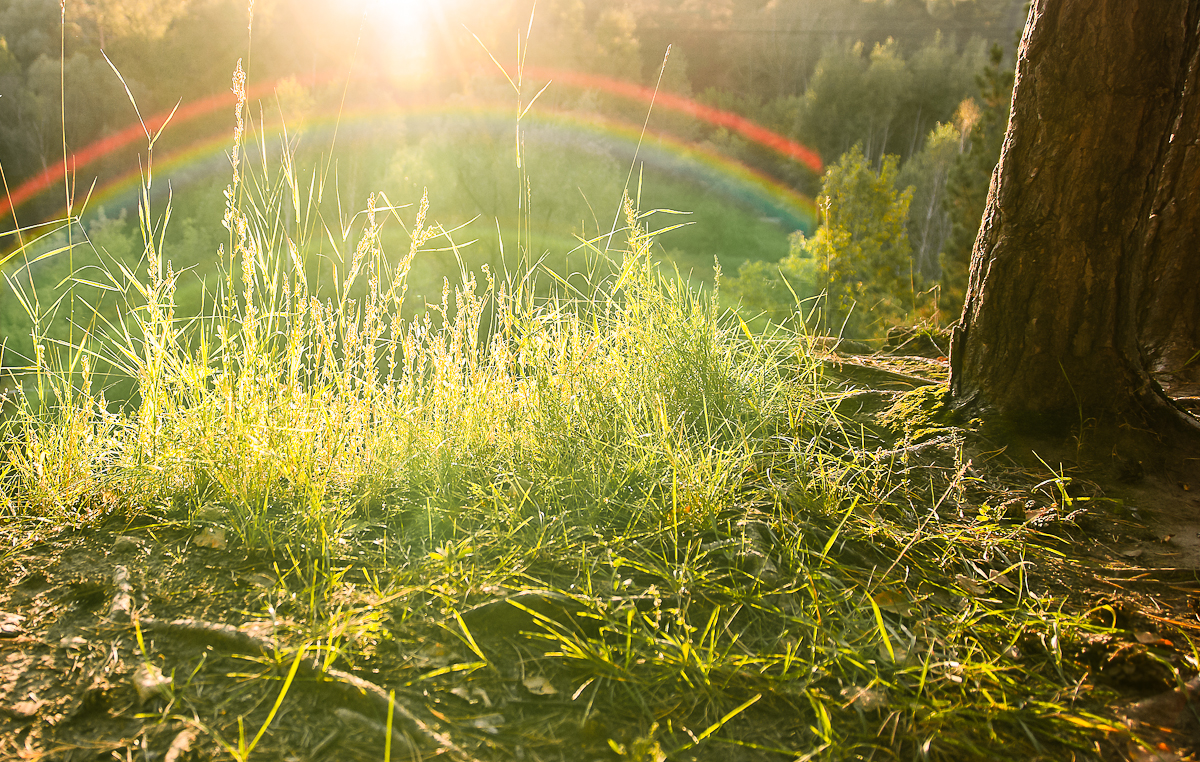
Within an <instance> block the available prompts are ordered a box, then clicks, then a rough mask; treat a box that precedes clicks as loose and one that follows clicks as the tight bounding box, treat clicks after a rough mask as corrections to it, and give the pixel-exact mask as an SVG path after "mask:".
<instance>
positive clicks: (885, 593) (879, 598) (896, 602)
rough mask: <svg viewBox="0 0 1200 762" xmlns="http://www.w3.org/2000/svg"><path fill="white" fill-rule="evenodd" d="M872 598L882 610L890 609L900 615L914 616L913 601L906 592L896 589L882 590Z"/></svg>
mask: <svg viewBox="0 0 1200 762" xmlns="http://www.w3.org/2000/svg"><path fill="white" fill-rule="evenodd" d="M871 598H872V600H874V601H875V605H876V606H878V607H879V609H880V610H881V611H889V612H891V613H893V614H899V615H900V616H912V613H913V610H912V601H911V600H910V599H909V597H908V596H907V595H905V594H904V593H901V592H899V591H896V590H881V591H879V592H878V593H875V595H873V596H871Z"/></svg>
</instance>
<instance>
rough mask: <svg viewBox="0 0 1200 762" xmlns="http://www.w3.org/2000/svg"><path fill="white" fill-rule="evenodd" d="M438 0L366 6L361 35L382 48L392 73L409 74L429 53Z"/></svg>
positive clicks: (383, 0)
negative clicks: (368, 34) (374, 41)
mask: <svg viewBox="0 0 1200 762" xmlns="http://www.w3.org/2000/svg"><path fill="white" fill-rule="evenodd" d="M439 5H440V3H439V2H437V0H371V2H369V3H367V5H366V16H365V19H364V23H365V28H364V33H366V32H367V30H368V29H369V31H370V36H371V37H373V38H375V40H377V41H379V42H382V43H383V44H384V52H385V53H386V59H387V63H388V64H389V65H390V68H392V70H393V71H403V70H410V71H411V70H412V69H413V68H414V67H415V66H418V65H420V63H421V61H422V59H424V58H425V56H426V54H427V53H428V43H429V35H430V32H431V28H432V25H433V21H434V16H435V14H437V12H438V11H439V8H438V6H439Z"/></svg>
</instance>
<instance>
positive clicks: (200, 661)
mask: <svg viewBox="0 0 1200 762" xmlns="http://www.w3.org/2000/svg"><path fill="white" fill-rule="evenodd" d="M234 157H235V160H236V157H237V154H236V152H235V153H234ZM235 167H236V164H235ZM256 182H257V183H258V186H259V188H260V189H261V188H265V189H266V190H265V191H264V197H265V198H267V199H268V201H266V202H264V203H256V202H254V201H253V199H251V198H250V196H249V194H247V192H246V191H245V190H244V189H243V188H241V187H240V186H239V184H238V180H237V175H235V182H234V184H233V185H231V186H230V189H229V190H228V192H227V199H228V201H229V203H228V206H227V209H226V215H225V223H226V226H227V228H228V230H229V240H228V242H227V248H226V247H223V248H222V250H221V254H220V256H221V257H223V258H224V259H222V267H223V273H224V274H225V277H226V280H225V283H224V284H223V285H222V287H219V288H217V289H216V290H215V291H214V292H213V297H212V299H211V302H210V303H211V311H210V312H208V313H207V314H204V315H200V316H187V317H183V316H179V315H177V314H176V311H175V306H174V302H173V293H174V289H175V287H176V283H177V280H178V277H179V275H178V274H177V273H174V272H172V270H171V266H170V263H169V260H166V258H165V257H164V256H163V254H162V252H157V251H156V250H155V248H154V241H155V240H156V237H155V231H154V230H151V231H150V232H149V235H148V236H147V241H148V242H149V243H148V244H147V263H148V269H144V268H142V269H138V270H136V271H135V270H133V269H130V268H121V269H119V270H117V271H114V272H112V273H109V274H108V276H107V277H108V278H109V281H110V283H109V287H110V289H111V291H113V292H115V293H118V294H120V295H121V297H122V298H124V299H125V300H127V305H128V309H127V310H124V311H123V312H122V315H123V317H122V319H121V320H120V321H119V322H117V323H111V324H108V325H107V326H105V325H96V324H95V323H94V322H93V323H92V324H91V327H89V328H88V329H87V330H86V331H83V330H82V328H81V332H83V333H84V336H83V339H82V340H80V341H79V342H78V343H77V344H76V345H72V346H69V347H65V348H64V351H63V352H61V353H55V352H49V353H46V354H45V355H42V354H39V362H38V365H37V367H36V368H35V369H34V370H35V373H34V374H33V376H32V377H31V378H32V380H31V382H30V383H29V384H27V385H26V387H25V388H24V390H23V391H22V392H20V393H19V394H17V397H16V399H15V401H14V403H13V407H12V410H11V412H10V413H9V414H8V415H7V417H6V418H5V420H4V423H3V427H4V428H3V453H4V454H3V459H2V460H0V484H2V485H3V486H2V490H3V491H2V492H0V507H2V510H3V511H5V514H6V523H5V525H4V528H3V530H0V531H2V533H3V540H4V555H3V560H2V561H0V574H2V575H3V579H4V580H5V582H6V583H7V584H6V585H5V587H4V589H3V591H0V611H2V612H3V617H4V618H3V621H2V622H0V635H3V636H4V637H3V638H2V639H0V653H3V654H4V658H3V659H2V660H0V755H3V756H6V757H23V758H29V759H37V758H47V759H69V760H84V759H129V760H132V759H142V760H158V759H162V760H165V762H178V760H184V759H192V760H207V759H230V758H232V759H239V760H244V759H248V758H253V759H263V760H293V759H313V760H326V759H327V760H343V759H363V760H380V759H383V760H390V759H428V758H433V757H445V758H450V759H456V760H471V759H476V760H505V759H520V760H524V759H529V760H551V759H572V760H608V759H631V760H665V759H675V760H690V759H696V760H741V759H745V760H757V759H763V760H769V759H784V760H786V759H793V760H808V759H813V760H815V759H828V760H843V759H845V760H850V759H878V760H886V759H936V760H965V759H1013V760H1028V759H1045V760H1064V759H1125V758H1135V759H1139V760H1145V759H1154V758H1159V759H1171V758H1173V757H1170V756H1166V755H1168V754H1175V753H1176V752H1179V753H1180V754H1186V753H1187V752H1188V751H1189V750H1190V748H1191V744H1192V740H1191V739H1192V737H1191V735H1190V733H1191V730H1190V729H1189V726H1188V724H1187V722H1185V720H1186V719H1187V717H1186V712H1184V711H1183V710H1185V709H1186V708H1187V704H1188V702H1187V699H1189V698H1190V696H1191V693H1192V692H1193V690H1194V688H1195V684H1192V683H1188V680H1189V679H1190V678H1191V677H1192V676H1193V675H1194V674H1195V673H1196V671H1197V669H1198V668H1200V661H1198V659H1197V654H1196V652H1195V650H1194V649H1193V647H1192V640H1191V638H1192V636H1193V635H1194V634H1195V632H1196V631H1197V628H1200V619H1198V618H1197V616H1196V615H1195V613H1194V612H1193V611H1192V610H1190V609H1189V605H1193V602H1194V601H1195V600H1196V598H1194V597H1192V595H1193V594H1195V593H1196V592H1197V591H1196V589H1195V581H1196V580H1195V574H1194V573H1193V572H1192V571H1189V570H1188V569H1189V568H1191V567H1189V565H1188V564H1191V565H1192V567H1194V560H1195V559H1194V556H1195V553H1194V551H1195V548H1194V546H1195V540H1194V538H1186V542H1185V538H1184V537H1183V536H1182V535H1179V536H1178V537H1175V536H1170V537H1169V536H1167V534H1165V533H1164V532H1165V531H1166V530H1162V529H1160V528H1159V525H1160V524H1164V522H1163V521H1156V520H1155V519H1154V518H1153V517H1154V515H1155V514H1154V511H1155V510H1159V509H1161V508H1162V505H1163V504H1165V503H1164V501H1168V500H1171V501H1174V503H1173V504H1174V505H1176V506H1177V507H1178V506H1184V507H1186V506H1187V505H1188V504H1187V497H1188V496H1187V495H1184V494H1183V493H1184V492H1186V491H1187V490H1189V489H1190V485H1187V484H1185V483H1182V482H1181V483H1180V484H1179V485H1178V491H1179V493H1180V494H1175V493H1170V494H1168V492H1169V490H1168V487H1170V488H1172V489H1173V488H1174V486H1173V485H1168V487H1161V488H1158V487H1156V488H1155V489H1159V490H1160V491H1159V492H1154V491H1153V490H1149V491H1147V490H1148V489H1149V488H1143V491H1142V492H1140V493H1128V494H1127V493H1125V492H1122V491H1121V490H1120V489H1118V488H1117V487H1114V486H1113V485H1112V484H1108V483H1101V482H1099V481H1097V480H1096V479H1094V478H1092V472H1091V471H1089V470H1088V467H1087V466H1086V464H1070V463H1066V462H1065V461H1063V460H1061V459H1055V460H1048V459H1047V458H1046V457H1043V458H1042V459H1041V460H1040V461H1038V460H1036V459H1023V458H1020V457H1010V454H1009V453H1005V452H1004V449H1005V448H1004V444H1003V443H999V442H994V441H992V440H990V439H989V438H988V436H986V435H985V434H984V433H983V432H982V431H981V430H979V426H978V423H977V422H972V421H961V420H956V419H955V418H954V417H953V416H952V415H951V414H950V413H949V411H947V410H946V409H945V407H944V405H943V403H942V394H943V391H942V390H943V387H942V386H941V382H942V381H943V380H944V375H945V361H944V358H940V357H937V354H938V344H937V340H936V337H932V338H931V337H928V336H927V337H926V338H925V340H924V341H923V343H922V344H921V345H922V346H926V345H927V348H928V349H930V350H931V351H929V352H928V354H931V355H933V357H932V358H924V357H914V356H907V357H897V356H894V355H893V356H889V355H885V354H879V355H875V356H872V357H861V356H849V355H846V354H839V353H838V352H836V348H835V347H831V346H829V343H828V342H825V341H818V340H816V339H813V338H811V337H809V336H807V335H805V334H804V333H803V332H802V331H801V332H795V331H788V330H785V329H778V330H774V331H772V332H768V333H767V334H763V333H760V332H753V331H751V330H750V329H749V328H748V327H747V326H746V324H745V323H744V322H742V321H741V320H740V319H739V318H738V317H737V315H736V314H735V313H729V312H725V311H723V310H722V309H721V308H720V307H719V295H718V293H717V292H716V291H710V292H709V293H707V294H704V295H700V294H697V293H696V292H694V291H692V290H690V289H689V288H688V287H687V286H686V285H684V284H681V283H680V281H679V279H678V278H676V277H674V276H670V277H667V276H665V275H664V274H663V273H662V272H660V270H659V269H658V267H657V266H656V265H655V264H654V262H653V257H652V256H651V242H652V239H653V235H652V234H651V233H649V232H648V231H647V229H646V225H647V224H649V222H650V221H652V220H651V219H650V218H648V217H647V216H646V215H642V214H639V213H638V212H637V211H636V210H635V209H633V208H632V206H631V205H629V204H628V203H627V204H626V210H625V219H626V224H625V228H624V229H623V230H622V231H621V233H620V236H619V239H620V242H621V244H622V245H623V247H624V251H623V252H622V253H621V254H620V256H619V257H617V258H616V259H613V258H611V257H608V256H605V253H604V252H603V251H601V250H600V249H599V248H598V247H597V248H594V249H592V250H591V251H592V253H593V254H594V262H595V266H594V267H590V268H589V269H588V272H587V274H586V276H580V277H578V278H569V279H564V278H563V277H561V276H558V275H554V274H553V273H552V272H550V271H547V270H544V269H539V268H537V267H536V266H527V267H522V268H518V270H517V271H516V273H503V274H500V273H493V272H491V271H489V270H486V269H485V270H483V271H481V272H479V273H471V272H468V271H466V269H465V268H464V270H463V272H462V273H461V278H460V281H459V284H458V285H457V286H453V287H452V286H451V284H450V283H449V282H447V284H446V286H445V288H444V290H443V294H442V299H441V302H440V304H429V305H426V307H425V308H423V309H421V310H416V311H414V310H412V309H411V305H409V307H408V308H406V307H405V304H404V302H405V299H406V293H407V281H406V277H407V274H408V272H409V270H410V267H411V263H412V261H413V258H414V257H416V256H418V255H419V253H420V251H421V249H422V247H423V246H425V245H426V244H427V243H428V242H430V241H431V240H434V239H436V238H438V237H439V236H441V235H443V233H442V231H440V230H438V229H437V228H436V227H435V226H430V225H427V224H426V220H425V218H426V208H425V207H424V205H423V206H422V208H421V209H420V210H419V212H418V213H417V215H416V219H415V220H414V221H413V224H412V226H411V228H410V229H409V237H410V239H411V248H410V250H409V252H408V253H407V254H405V255H404V256H401V257H399V258H398V259H395V258H389V257H387V256H385V254H384V252H383V250H382V246H381V244H380V241H381V235H380V229H381V226H382V225H383V222H384V215H383V214H382V213H378V210H376V209H375V207H374V202H373V201H372V202H371V203H370V204H369V205H368V209H367V212H366V214H365V215H364V216H363V227H362V233H361V237H360V238H359V240H358V243H357V246H356V247H355V248H354V250H353V251H352V252H350V253H348V254H347V256H346V259H345V261H339V262H336V263H333V264H334V265H335V266H334V267H333V268H332V271H333V273H334V277H333V279H332V281H333V282H334V284H335V285H334V286H333V287H332V290H329V289H327V290H325V291H322V290H320V289H318V288H317V287H316V286H315V285H313V284H312V281H311V271H312V269H313V268H312V267H311V266H310V263H308V262H306V260H305V250H306V240H305V239H304V238H303V237H302V236H299V234H297V236H298V237H293V232H295V231H303V230H306V229H307V230H310V231H311V230H319V226H316V225H310V224H308V223H307V222H306V220H305V215H304V212H303V204H302V203H300V200H299V199H301V198H302V194H301V192H300V190H299V188H298V185H297V184H296V182H295V180H294V178H291V177H288V176H284V177H282V178H281V179H279V180H278V181H276V182H275V184H272V183H271V182H267V181H266V179H265V176H264V178H258V179H257V180H256ZM281 195H284V196H286V195H291V196H292V197H293V198H294V199H295V203H294V210H295V213H296V215H297V217H296V220H295V221H294V223H293V222H291V221H286V220H285V215H284V214H283V213H282V212H281V211H280V209H281V204H278V203H272V202H270V201H269V199H270V198H278V197H279V196H281ZM309 195H310V197H311V194H309ZM144 219H146V220H149V219H151V216H150V215H149V214H148V213H146V214H145V215H144ZM157 240H159V241H160V242H161V234H159V237H158V239H157ZM451 251H453V249H451ZM147 263H144V264H147ZM142 272H147V273H148V275H146V276H143V275H141V273H142ZM325 277H326V279H327V280H326V282H328V275H326V276H325ZM79 323H80V325H81V326H83V325H84V324H85V323H86V321H79ZM897 351H901V352H902V351H904V350H903V349H902V348H898V350H897ZM56 358H57V359H56ZM98 368H104V369H105V371H104V372H105V373H106V374H116V375H120V376H123V377H125V378H127V379H131V380H132V382H133V383H134V384H135V386H136V393H135V394H134V395H133V397H132V399H130V400H129V401H128V402H127V403H125V404H123V405H118V404H114V403H111V402H110V401H109V400H107V399H106V397H105V388H106V386H105V384H106V382H104V381H103V380H101V379H99V378H98V373H99V371H98V370H97V369H98ZM1031 464H1032V465H1031ZM1136 477H1137V474H1132V476H1131V478H1136ZM1114 484H1115V483H1114ZM1118 486H1119V485H1118ZM1162 490H1167V492H1163V491H1162ZM1181 495H1182V496H1181ZM1172 515H1175V514H1172ZM1179 515H1182V514H1179ZM1181 526H1182V525H1181ZM1191 534H1192V535H1193V536H1194V534H1195V528H1194V527H1193V528H1192V531H1191ZM1172 543H1174V544H1172ZM1176 547H1178V548H1180V550H1179V551H1178V552H1180V553H1184V552H1186V553H1187V554H1188V555H1187V556H1186V557H1185V558H1183V557H1181V558H1174V559H1173V557H1172V556H1170V555H1166V554H1169V553H1172V552H1175V551H1174V550H1172V548H1176ZM1162 567H1168V568H1167V569H1166V571H1164V570H1163V568H1162ZM1138 702H1142V703H1138ZM1145 702H1149V703H1145ZM1159 744H1162V745H1163V746H1162V749H1163V750H1160V749H1159V748H1158V745H1159ZM1139 755H1140V756H1139ZM1155 755H1157V756H1155ZM1176 756H1178V755H1176Z"/></svg>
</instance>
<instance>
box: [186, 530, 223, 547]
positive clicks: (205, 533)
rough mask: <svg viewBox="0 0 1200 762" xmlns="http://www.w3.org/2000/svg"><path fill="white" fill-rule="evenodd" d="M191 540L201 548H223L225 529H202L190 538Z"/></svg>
mask: <svg viewBox="0 0 1200 762" xmlns="http://www.w3.org/2000/svg"><path fill="white" fill-rule="evenodd" d="M192 542H193V543H195V544H196V545H198V546H199V547H201V548H213V549H215V550H224V549H225V530H224V529H222V528H221V527H209V528H208V529H202V530H200V532H199V533H198V534H197V535H196V536H195V537H194V538H192Z"/></svg>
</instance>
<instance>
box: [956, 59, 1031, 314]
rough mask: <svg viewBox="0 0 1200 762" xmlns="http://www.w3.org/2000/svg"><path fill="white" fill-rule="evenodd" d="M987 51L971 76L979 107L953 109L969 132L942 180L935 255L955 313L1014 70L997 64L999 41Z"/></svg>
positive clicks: (1009, 102)
mask: <svg viewBox="0 0 1200 762" xmlns="http://www.w3.org/2000/svg"><path fill="white" fill-rule="evenodd" d="M990 55H991V62H990V64H989V65H988V66H987V68H985V69H984V70H983V73H982V74H980V75H979V76H978V77H977V79H976V84H977V85H978V87H979V91H980V96H981V99H982V107H979V106H976V105H974V104H973V103H965V104H964V105H963V106H962V107H960V109H959V112H958V114H957V121H958V123H959V128H960V130H962V131H963V132H964V133H967V134H968V135H969V137H968V138H967V144H966V147H965V150H964V151H963V152H962V154H961V155H959V157H958V159H957V160H956V161H955V163H954V167H953V168H952V169H951V171H950V175H949V178H948V180H947V190H946V196H945V205H946V210H947V212H948V214H949V218H950V234H949V236H948V237H947V238H946V243H945V246H944V247H943V249H942V255H941V265H942V298H943V304H942V306H943V308H944V309H946V310H948V311H950V312H951V313H952V314H955V315H957V313H958V312H959V311H960V310H961V309H962V303H963V296H964V294H965V292H966V287H967V271H968V268H969V267H970V266H971V251H972V249H973V248H974V246H975V237H976V236H977V235H978V233H979V224H980V222H981V221H982V219H983V210H984V207H985V206H986V204H987V194H988V187H989V186H990V185H991V181H992V172H993V171H995V169H996V164H997V163H999V161H1000V147H1001V145H1002V144H1003V143H1004V133H1005V131H1006V130H1007V129H1008V114H1009V109H1010V108H1011V106H1012V90H1013V80H1014V77H1015V71H1013V70H1012V69H1011V68H1009V67H1007V66H1002V62H1003V60H1004V51H1003V50H1002V49H1001V48H1000V47H999V46H994V47H993V48H992V50H991V54H990Z"/></svg>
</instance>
